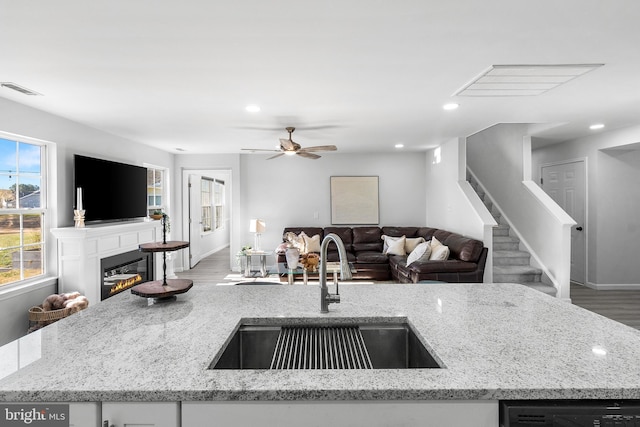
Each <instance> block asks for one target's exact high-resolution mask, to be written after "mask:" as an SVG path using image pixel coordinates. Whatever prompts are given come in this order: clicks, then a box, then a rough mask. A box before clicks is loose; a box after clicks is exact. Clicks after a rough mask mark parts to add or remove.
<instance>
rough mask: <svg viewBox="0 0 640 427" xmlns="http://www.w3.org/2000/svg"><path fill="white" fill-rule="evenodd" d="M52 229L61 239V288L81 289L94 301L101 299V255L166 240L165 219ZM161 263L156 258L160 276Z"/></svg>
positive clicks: (67, 289) (59, 287) (114, 253)
mask: <svg viewBox="0 0 640 427" xmlns="http://www.w3.org/2000/svg"><path fill="white" fill-rule="evenodd" d="M51 233H52V234H53V235H54V236H55V237H56V238H57V239H58V291H59V292H60V293H64V292H74V291H78V292H80V293H81V294H82V295H85V296H86V297H87V298H88V299H89V303H91V304H93V303H98V302H100V286H101V275H102V270H101V267H100V260H101V259H103V258H106V257H110V256H113V255H118V254H121V253H124V252H129V251H133V250H137V249H138V247H139V245H140V244H142V243H149V242H156V241H160V240H162V227H161V221H137V222H123V223H116V224H113V223H110V224H100V225H90V226H86V227H83V228H75V227H64V228H54V229H52V230H51ZM159 264H160V263H158V262H157V260H156V262H155V268H154V269H155V274H156V276H158V274H159V270H158V269H159V268H160V269H161V267H162V266H161V265H159Z"/></svg>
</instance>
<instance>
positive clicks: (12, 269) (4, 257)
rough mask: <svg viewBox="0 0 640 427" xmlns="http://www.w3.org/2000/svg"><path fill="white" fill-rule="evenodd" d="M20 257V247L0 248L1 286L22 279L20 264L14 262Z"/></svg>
mask: <svg viewBox="0 0 640 427" xmlns="http://www.w3.org/2000/svg"><path fill="white" fill-rule="evenodd" d="M16 257H17V258H18V259H20V248H14V249H0V286H2V285H6V284H7V283H11V282H15V281H18V280H20V264H19V263H18V264H17V265H15V264H14V262H13V260H14V259H15V258H16Z"/></svg>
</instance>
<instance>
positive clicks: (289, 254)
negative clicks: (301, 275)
mask: <svg viewBox="0 0 640 427" xmlns="http://www.w3.org/2000/svg"><path fill="white" fill-rule="evenodd" d="M284 255H285V257H286V258H287V268H290V269H296V268H298V260H299V259H300V250H298V248H287V250H286V251H285V253H284Z"/></svg>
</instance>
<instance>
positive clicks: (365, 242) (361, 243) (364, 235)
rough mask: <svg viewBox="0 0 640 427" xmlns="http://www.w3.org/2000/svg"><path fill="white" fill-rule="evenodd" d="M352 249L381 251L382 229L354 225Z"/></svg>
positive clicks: (357, 250) (356, 250)
mask: <svg viewBox="0 0 640 427" xmlns="http://www.w3.org/2000/svg"><path fill="white" fill-rule="evenodd" d="M352 232H353V250H354V251H355V252H361V251H374V252H380V253H382V240H380V237H381V236H382V231H381V230H380V227H354V228H353V229H352Z"/></svg>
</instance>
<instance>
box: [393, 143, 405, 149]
mask: <svg viewBox="0 0 640 427" xmlns="http://www.w3.org/2000/svg"><path fill="white" fill-rule="evenodd" d="M394 147H396V148H404V144H396V145H394Z"/></svg>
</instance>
